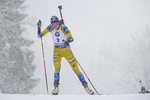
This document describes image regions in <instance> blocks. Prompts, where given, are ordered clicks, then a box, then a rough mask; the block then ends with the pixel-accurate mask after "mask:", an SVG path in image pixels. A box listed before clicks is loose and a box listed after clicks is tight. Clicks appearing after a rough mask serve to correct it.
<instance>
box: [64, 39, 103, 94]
mask: <svg viewBox="0 0 150 100" xmlns="http://www.w3.org/2000/svg"><path fill="white" fill-rule="evenodd" d="M63 42H65V40H63ZM66 46H67V48H68V50H69V51H70V52H71V54H72V55H73V56H74V54H73V52H72V51H71V49H70V48H69V46H68V45H66ZM74 58H75V59H76V57H75V56H74ZM76 61H77V63H78V65H79V66H80V68H81V70H82V71H83V73H84V75H85V76H86V78H87V79H88V81H89V82H90V84H91V85H92V87H93V88H94V90H95V92H96V93H97V94H98V95H101V94H99V93H98V92H97V90H96V88H95V87H94V85H93V83H92V82H91V80H90V79H89V77H88V76H87V74H86V73H85V71H84V70H83V68H82V67H81V65H80V63H79V62H78V60H77V59H76Z"/></svg>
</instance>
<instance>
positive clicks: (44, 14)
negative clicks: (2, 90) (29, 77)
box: [0, 0, 150, 100]
mask: <svg viewBox="0 0 150 100" xmlns="http://www.w3.org/2000/svg"><path fill="white" fill-rule="evenodd" d="M25 5H27V7H28V8H27V9H26V11H25V13H27V14H29V18H28V21H31V22H32V25H31V26H30V25H29V26H26V29H27V31H26V33H25V34H24V37H26V38H28V39H31V40H33V41H34V44H33V45H32V46H30V49H31V50H33V51H34V55H35V59H34V64H35V65H36V71H35V73H34V78H36V79H39V83H38V84H37V86H36V87H35V88H34V89H33V90H32V91H31V92H30V93H31V94H46V88H45V76H44V67H43V58H42V57H43V56H42V49H41V40H40V39H39V38H37V26H36V23H37V21H38V20H39V19H41V21H42V30H44V29H45V28H46V27H47V26H48V25H49V24H50V17H51V16H53V15H56V16H58V17H59V18H60V13H59V10H58V5H62V7H63V9H62V14H63V18H64V20H65V24H66V26H67V27H68V28H69V29H70V31H71V33H72V35H73V37H74V41H73V42H72V43H71V49H72V51H73V53H74V55H75V57H76V58H77V60H78V61H79V63H80V64H81V66H82V67H83V69H84V71H85V72H86V74H87V75H88V77H89V78H90V80H91V81H92V83H93V84H94V86H95V88H96V89H97V91H98V92H99V93H102V94H107V93H109V94H132V95H110V96H105V95H104V96H103V95H102V96H83V97H85V98H87V99H92V98H94V99H93V100H95V99H101V98H103V99H101V100H110V99H111V98H114V99H115V100H148V99H146V98H148V97H149V95H140V94H134V93H138V92H139V91H140V89H141V85H140V84H139V80H141V81H142V84H143V85H144V86H145V87H146V89H147V90H150V78H149V77H150V73H149V71H150V67H149V64H147V63H143V59H145V56H144V55H143V56H138V54H140V52H138V51H140V50H137V49H136V48H134V47H136V45H137V42H136V41H135V40H134V38H137V37H142V36H141V35H139V34H140V33H141V34H142V33H144V32H146V30H150V21H149V20H150V19H149V18H150V6H149V5H150V0H26V3H25ZM135 36H137V37H135ZM43 43H44V53H45V61H46V67H47V77H48V85H49V92H51V91H52V90H53V88H54V87H53V80H54V78H53V76H54V75H53V74H54V66H53V43H52V37H51V34H50V33H48V34H47V35H45V36H44V37H43ZM140 43H141V42H140ZM137 48H138V47H137ZM141 55H142V54H141ZM61 65H62V67H61V72H60V94H61V95H64V96H61V95H59V96H57V97H56V98H72V99H75V98H83V97H81V96H74V95H81V94H82V95H86V94H87V93H86V92H85V90H84V88H83V87H82V85H81V83H80V82H79V80H78V78H77V76H76V75H75V73H74V72H73V71H72V69H71V67H70V66H69V64H68V63H67V62H66V61H65V59H62V64H61ZM86 79H87V78H86ZM87 82H88V81H87ZM89 86H90V88H91V89H93V88H92V86H91V85H90V83H89ZM68 87H69V88H68ZM70 87H71V88H70ZM66 94H67V96H66ZM68 95H71V96H68ZM9 96H10V97H13V98H17V99H19V98H22V99H21V100H23V99H24V98H29V99H30V98H36V99H37V100H38V99H39V100H40V98H45V99H47V98H49V99H50V98H55V96H46V95H45V96H43V95H37V96H32V95H8V96H7V95H1V97H3V98H8V99H9ZM144 98H145V99H144ZM17 99H16V100H17ZM29 99H28V100H29ZM0 100H2V99H1V98H0ZM85 100H86V99H85ZM111 100H112V99H111ZM149 100H150V99H149Z"/></svg>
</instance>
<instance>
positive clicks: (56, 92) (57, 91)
mask: <svg viewBox="0 0 150 100" xmlns="http://www.w3.org/2000/svg"><path fill="white" fill-rule="evenodd" d="M58 93H59V83H57V84H56V83H54V90H53V91H52V95H57V94H58Z"/></svg>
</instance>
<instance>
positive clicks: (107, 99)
mask: <svg viewBox="0 0 150 100" xmlns="http://www.w3.org/2000/svg"><path fill="white" fill-rule="evenodd" d="M0 100H150V94H127V95H94V96H90V95H82V96H81V95H58V96H52V95H18V94H14V95H12V94H2V95H0Z"/></svg>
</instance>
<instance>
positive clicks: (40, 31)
mask: <svg viewBox="0 0 150 100" xmlns="http://www.w3.org/2000/svg"><path fill="white" fill-rule="evenodd" d="M39 22H40V24H41V20H39ZM38 28H39V29H40V35H41V36H42V32H41V27H38ZM41 46H42V54H43V64H44V72H45V81H46V88H47V95H48V93H49V92H48V82H47V74H46V64H45V56H44V46H43V39H42V37H41Z"/></svg>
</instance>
